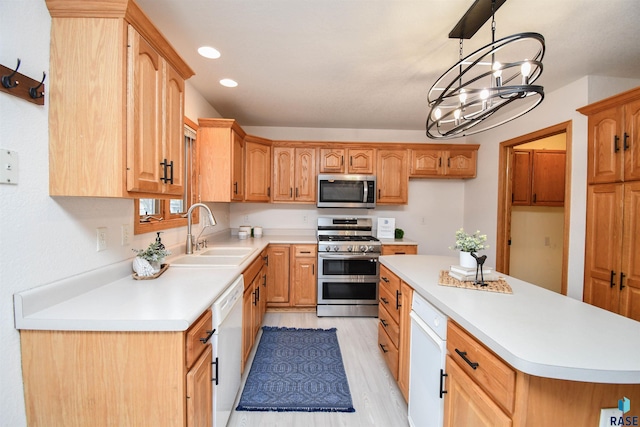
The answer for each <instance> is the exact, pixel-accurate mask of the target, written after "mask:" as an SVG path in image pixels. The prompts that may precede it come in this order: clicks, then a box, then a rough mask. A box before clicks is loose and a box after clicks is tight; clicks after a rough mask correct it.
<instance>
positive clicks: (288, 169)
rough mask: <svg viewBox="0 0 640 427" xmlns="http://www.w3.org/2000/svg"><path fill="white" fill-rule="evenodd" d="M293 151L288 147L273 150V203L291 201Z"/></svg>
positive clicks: (293, 177)
mask: <svg viewBox="0 0 640 427" xmlns="http://www.w3.org/2000/svg"><path fill="white" fill-rule="evenodd" d="M294 158H295V149H294V148H290V147H274V148H273V201H274V202H290V201H292V200H293V184H294V181H295V160H294Z"/></svg>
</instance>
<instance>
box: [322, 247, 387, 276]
mask: <svg viewBox="0 0 640 427" xmlns="http://www.w3.org/2000/svg"><path fill="white" fill-rule="evenodd" d="M379 276H380V265H379V263H378V254H375V255H373V254H372V255H367V254H362V255H350V254H337V253H323V252H320V253H318V278H323V279H332V280H348V281H363V280H375V281H376V282H377V281H378V277H379Z"/></svg>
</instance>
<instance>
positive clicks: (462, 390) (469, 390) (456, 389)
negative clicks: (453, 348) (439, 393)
mask: <svg viewBox="0 0 640 427" xmlns="http://www.w3.org/2000/svg"><path fill="white" fill-rule="evenodd" d="M446 368H447V380H446V387H445V388H446V390H447V394H445V400H444V425H445V426H446V427H458V426H474V427H482V426H486V427H502V426H505V427H510V426H511V425H512V423H511V419H510V418H509V417H508V416H507V415H506V414H505V413H504V412H502V410H501V409H500V407H498V405H496V403H495V402H494V401H493V400H492V399H491V398H490V397H489V396H488V395H487V394H486V393H485V392H484V390H482V389H481V388H480V387H479V386H478V385H477V384H476V383H475V382H474V381H473V380H472V379H471V378H469V376H468V375H467V374H466V373H465V372H464V371H463V370H462V369H461V368H460V367H459V366H458V365H457V363H456V362H454V361H453V359H451V357H450V356H447V362H446Z"/></svg>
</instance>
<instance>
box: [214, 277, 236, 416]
mask: <svg viewBox="0 0 640 427" xmlns="http://www.w3.org/2000/svg"><path fill="white" fill-rule="evenodd" d="M243 292H244V280H243V278H242V275H240V277H238V278H237V279H236V280H234V282H233V283H232V284H231V285H230V286H229V288H228V289H227V290H226V291H225V292H224V293H223V294H222V295H221V296H220V297H219V298H218V299H217V300H216V301H215V302H214V303H213V306H212V307H211V312H212V329H213V330H214V331H215V332H214V334H213V336H212V337H211V345H212V347H213V380H212V381H213V425H214V427H224V426H226V425H227V421H228V420H229V417H230V416H231V411H232V410H233V404H234V402H235V400H236V395H237V394H238V390H240V382H241V376H240V361H241V360H242V356H241V353H242V294H243Z"/></svg>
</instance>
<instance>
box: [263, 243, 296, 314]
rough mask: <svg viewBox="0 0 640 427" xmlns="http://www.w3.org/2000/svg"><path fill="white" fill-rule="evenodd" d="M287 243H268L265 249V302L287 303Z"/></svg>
mask: <svg viewBox="0 0 640 427" xmlns="http://www.w3.org/2000/svg"><path fill="white" fill-rule="evenodd" d="M289 248H290V246H289V245H269V249H268V251H267V283H268V286H267V304H268V305H269V306H283V305H284V306H288V305H289Z"/></svg>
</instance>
